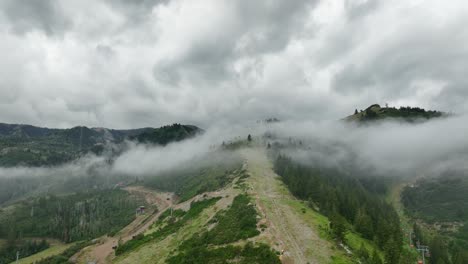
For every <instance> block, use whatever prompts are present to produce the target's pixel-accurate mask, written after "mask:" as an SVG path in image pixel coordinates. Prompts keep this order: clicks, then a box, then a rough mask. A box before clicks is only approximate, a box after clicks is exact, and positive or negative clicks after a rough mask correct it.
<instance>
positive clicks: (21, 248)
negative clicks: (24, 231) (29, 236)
mask: <svg viewBox="0 0 468 264" xmlns="http://www.w3.org/2000/svg"><path fill="white" fill-rule="evenodd" d="M49 246H50V245H49V243H47V241H45V240H41V241H31V240H15V239H8V241H7V242H6V244H5V246H3V247H2V248H0V263H11V262H13V261H15V260H16V253H17V252H18V254H19V256H20V257H21V258H24V257H27V256H31V255H33V254H36V253H38V252H40V251H42V250H45V249H47V248H49Z"/></svg>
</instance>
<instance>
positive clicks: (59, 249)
mask: <svg viewBox="0 0 468 264" xmlns="http://www.w3.org/2000/svg"><path fill="white" fill-rule="evenodd" d="M74 244H75V243H71V244H57V245H53V246H50V248H48V249H46V250H44V251H41V252H39V253H37V254H34V255H31V256H29V257H27V258H23V259H20V260H19V263H20V264H31V263H35V262H39V261H40V260H42V259H45V258H48V257H51V256H55V255H60V254H62V253H63V252H64V251H65V250H67V249H68V248H70V247H71V246H73V245H74Z"/></svg>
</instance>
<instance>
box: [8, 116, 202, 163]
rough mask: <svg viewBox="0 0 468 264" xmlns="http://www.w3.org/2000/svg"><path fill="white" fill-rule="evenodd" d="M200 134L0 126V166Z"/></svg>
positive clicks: (184, 129)
mask: <svg viewBox="0 0 468 264" xmlns="http://www.w3.org/2000/svg"><path fill="white" fill-rule="evenodd" d="M201 131H202V130H201V129H200V128H198V127H196V126H191V125H180V124H174V125H170V126H164V127H161V128H140V129H130V130H116V129H107V128H88V127H84V126H78V127H73V128H69V129H49V128H41V127H34V126H30V125H11V124H2V123H0V166H3V167H12V166H20V165H25V166H44V165H45V166H50V165H58V164H62V163H65V162H69V161H71V160H73V159H76V158H78V157H80V156H81V155H83V154H85V153H88V152H93V153H95V154H100V153H102V151H103V150H104V148H105V146H106V144H120V143H122V142H123V141H124V140H125V139H129V140H136V141H138V142H140V143H153V144H161V145H165V144H168V143H170V142H176V141H181V140H184V139H188V138H192V137H194V136H196V135H197V134H198V133H199V132H201Z"/></svg>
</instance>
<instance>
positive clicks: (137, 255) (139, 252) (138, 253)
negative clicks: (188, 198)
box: [113, 206, 216, 264]
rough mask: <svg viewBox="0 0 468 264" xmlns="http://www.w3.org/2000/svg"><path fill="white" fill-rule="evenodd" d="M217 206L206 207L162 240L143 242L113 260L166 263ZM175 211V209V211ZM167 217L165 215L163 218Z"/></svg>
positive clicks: (123, 263)
mask: <svg viewBox="0 0 468 264" xmlns="http://www.w3.org/2000/svg"><path fill="white" fill-rule="evenodd" d="M215 211H216V207H215V206H210V207H207V208H206V209H204V210H203V211H202V212H201V213H200V214H199V215H198V216H196V217H194V218H192V219H191V220H190V221H188V222H187V223H186V224H185V225H184V226H182V227H181V228H180V229H178V230H177V231H176V232H175V233H173V234H171V235H169V236H167V237H166V238H164V239H161V240H158V239H156V240H152V241H150V242H148V243H145V244H143V245H142V246H141V247H138V248H136V249H134V250H132V251H130V252H127V253H124V254H122V255H120V256H117V257H116V258H115V259H114V260H113V262H114V263H121V264H133V263H156V264H162V263H166V258H167V257H168V256H169V255H170V254H171V253H173V252H175V249H177V248H178V247H179V245H180V243H181V241H185V240H187V238H189V237H192V236H193V235H194V234H196V233H198V232H200V231H201V230H202V228H203V226H205V224H206V223H207V222H208V221H209V219H210V218H211V217H212V216H213V215H214V214H215ZM174 212H175V211H174ZM165 218H167V216H166V217H163V219H165ZM160 224H161V225H160V226H157V228H159V227H161V228H162V227H163V226H164V225H166V223H160Z"/></svg>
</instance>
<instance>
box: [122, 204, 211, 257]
mask: <svg viewBox="0 0 468 264" xmlns="http://www.w3.org/2000/svg"><path fill="white" fill-rule="evenodd" d="M219 199H220V198H211V199H207V200H203V201H199V202H193V203H192V204H191V205H190V209H189V210H188V211H187V212H183V211H181V212H180V215H177V216H174V215H173V217H169V216H168V215H165V214H163V215H164V217H163V218H162V219H160V220H161V221H167V224H166V225H164V226H163V227H161V228H159V229H157V230H156V231H155V232H154V233H151V234H147V235H144V234H140V235H138V236H136V237H135V238H133V239H132V240H129V241H127V242H126V243H125V244H122V245H120V246H118V247H117V249H116V250H115V254H116V255H117V256H118V255H122V254H124V253H125V252H129V251H132V250H134V249H136V248H138V247H140V246H141V245H143V244H145V243H148V242H150V241H152V240H162V239H164V238H166V237H167V236H169V235H170V234H173V233H175V232H177V231H178V230H179V229H180V228H181V227H183V226H184V225H185V224H186V223H187V222H188V221H189V220H192V219H194V218H196V217H197V216H198V215H200V213H201V212H202V211H203V210H204V209H205V208H207V207H210V206H212V205H213V204H215V203H216V202H217V201H218V200H219Z"/></svg>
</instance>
